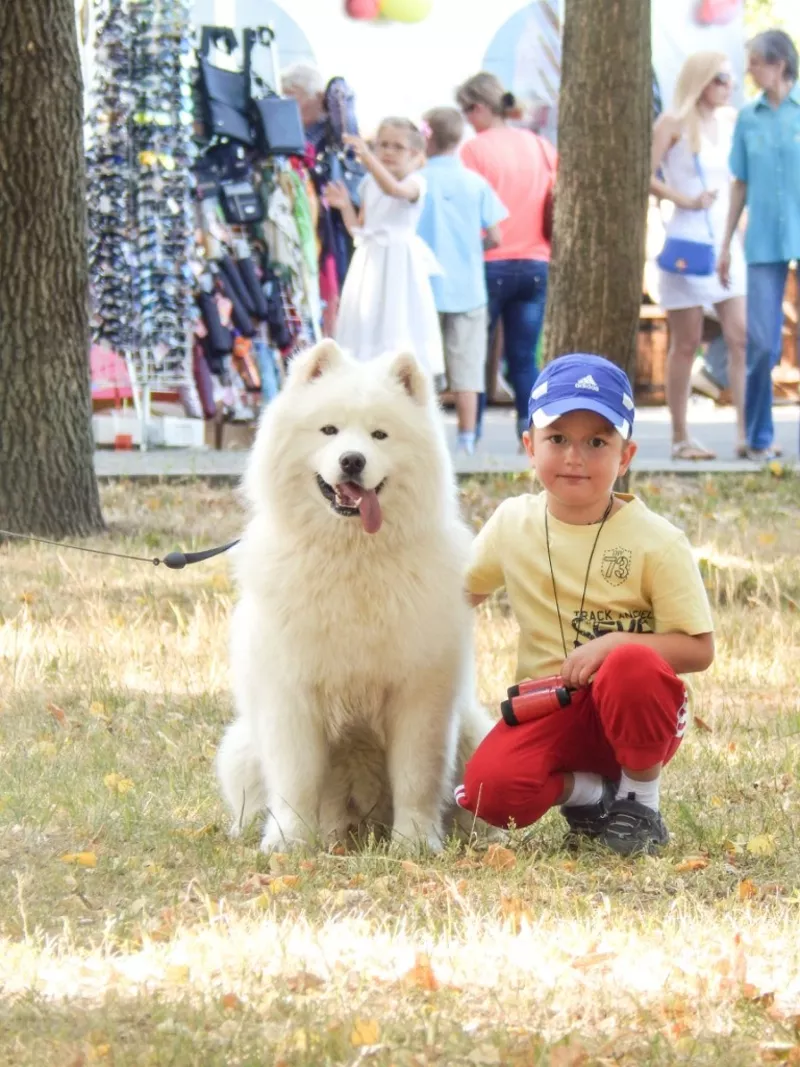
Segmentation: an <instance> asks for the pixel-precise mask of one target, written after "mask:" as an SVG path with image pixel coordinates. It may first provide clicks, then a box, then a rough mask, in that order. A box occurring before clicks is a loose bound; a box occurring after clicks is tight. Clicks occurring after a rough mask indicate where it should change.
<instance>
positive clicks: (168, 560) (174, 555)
mask: <svg viewBox="0 0 800 1067" xmlns="http://www.w3.org/2000/svg"><path fill="white" fill-rule="evenodd" d="M0 537H16V538H17V539H18V540H20V541H37V542H38V543H39V544H40V545H55V546H56V547H57V548H70V549H72V551H73V552H91V553H92V555H94V556H115V557H116V558H117V559H133V560H136V562H137V563H152V564H153V566H154V567H157V566H158V565H159V563H163V564H164V566H165V567H169V568H170V570H173V571H182V570H183V568H184V567H188V565H189V564H190V563H202V561H203V560H204V559H211V557H212V556H219V555H221V554H222V553H223V552H227V551H228V549H229V548H233V546H234V545H238V544H239V538H237V539H236V540H235V541H229V542H228V543H227V545H219V546H218V547H217V548H207V549H205V551H203V552H170V553H169V554H168V555H166V556H164V558H163V559H160V558H159V557H158V556H129V555H128V554H127V552H108V551H105V550H104V549H102V548H84V547H83V546H82V545H67V544H64V542H63V541H48V539H47V538H46V537H33V535H32V534H21V533H12V531H11V530H0Z"/></svg>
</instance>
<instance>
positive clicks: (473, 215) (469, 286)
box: [417, 107, 508, 455]
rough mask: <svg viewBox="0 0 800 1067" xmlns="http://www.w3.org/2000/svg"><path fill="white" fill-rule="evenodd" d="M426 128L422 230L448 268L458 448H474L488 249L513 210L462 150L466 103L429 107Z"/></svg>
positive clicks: (437, 287) (445, 325)
mask: <svg viewBox="0 0 800 1067" xmlns="http://www.w3.org/2000/svg"><path fill="white" fill-rule="evenodd" d="M423 130H424V132H425V138H426V154H427V156H428V163H427V166H426V167H425V170H424V172H423V173H424V176H425V180H426V183H427V195H426V197H425V206H424V208H423V209H422V215H421V216H420V220H419V224H418V227H417V232H418V233H419V235H420V237H422V238H423V240H424V241H426V242H427V244H428V245H430V247H431V249H432V250H433V252H434V254H435V256H436V258H437V260H438V261H439V264H440V265H441V267H442V271H443V273H442V274H441V275H439V276H436V275H434V276H433V277H431V285H432V287H433V295H434V298H435V300H436V308H437V310H438V312H439V322H440V324H441V328H442V340H443V343H444V359H445V365H446V367H447V378H448V384H449V387H450V389H451V390H452V392H453V394H454V400H455V406H456V415H457V417H458V448H459V450H462V451H464V452H466V453H467V454H468V455H472V453H473V452H474V451H475V425H476V422H477V415H478V394H479V393H482V392H483V391H484V388H485V374H486V370H485V368H486V353H487V348H488V328H489V324H488V314H487V302H488V297H487V293H486V278H485V274H484V265H483V253H484V250H485V249H487V248H493V247H494V246H495V245H497V244H498V243H499V234H498V232H497V229H496V227H497V224H498V223H499V222H502V220H503V219H504V218H506V216H507V215H508V212H507V211H506V209H505V207H504V206H503V204H502V203H501V201H500V200H499V199H498V197H497V194H496V193H495V191H494V190H493V189H492V187H491V186H490V185H489V183H488V182H487V181H486V180H485V179H484V178H482V177H481V176H480V175H479V174H476V173H475V172H474V171H471V170H468V169H467V168H466V167H465V166H464V164H463V163H462V162H461V160H460V159H459V158H458V156H457V155H456V152H457V150H458V146H459V144H460V143H461V139H462V137H463V136H464V120H463V118H462V116H461V112H460V111H457V110H456V109H455V108H452V107H437V108H434V109H433V110H432V111H429V112H427V114H426V115H425V125H424V126H423Z"/></svg>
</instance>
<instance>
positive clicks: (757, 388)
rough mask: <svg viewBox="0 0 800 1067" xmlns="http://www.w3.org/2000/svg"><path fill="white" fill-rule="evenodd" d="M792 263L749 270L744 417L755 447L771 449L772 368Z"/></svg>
mask: <svg viewBox="0 0 800 1067" xmlns="http://www.w3.org/2000/svg"><path fill="white" fill-rule="evenodd" d="M788 269H789V264H788V263H750V264H749V265H748V267H747V384H746V387H745V403H744V415H745V421H746V423H747V441H748V444H749V445H750V447H751V448H757V449H759V450H760V449H763V448H770V447H771V445H772V442H773V439H774V436H775V430H774V427H773V425H772V368H773V367H775V366H777V364H778V362H779V361H780V358H781V327H782V326H783V293H784V290H785V289H786V274H787V272H788Z"/></svg>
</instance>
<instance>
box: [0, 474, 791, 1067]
mask: <svg viewBox="0 0 800 1067" xmlns="http://www.w3.org/2000/svg"><path fill="white" fill-rule="evenodd" d="M524 488H525V483H524V482H523V481H521V480H519V479H494V480H492V481H489V482H486V481H471V482H468V483H465V485H464V487H463V496H464V502H465V508H466V511H467V513H468V514H469V516H470V517H471V518H472V519H473V521H474V522H475V523H476V524H477V523H479V522H480V521H482V520H483V519H484V518H485V517H486V515H487V514H488V513H489V512H490V511H491V509H492V508H493V507H494V505H495V503H496V502H497V500H498V499H499V498H500V497H501V496H503V495H506V494H508V493H515V492H520V491H523V490H524ZM636 489H637V491H638V492H640V493H642V494H643V495H644V496H645V497H646V499H647V501H648V503H649V504H650V505H651V506H653V507H655V508H656V509H658V510H660V511H663V512H664V513H666V514H668V515H669V516H670V517H671V518H673V519H674V520H675V521H677V522H679V523H681V524H682V525H684V526H685V527H686V528H687V531H688V532H689V534H690V536H691V537H692V539H693V541H694V543H695V544H697V545H698V546H699V548H700V550H701V551H700V554H701V556H702V565H703V567H704V570H705V573H706V575H707V581H708V585H709V588H710V590H711V592H712V597H713V599H714V602H715V614H716V618H717V622H718V656H717V661H716V663H715V664H714V667H713V668H712V670H711V671H709V672H708V673H707V675H705V676H703V677H702V678H701V679H698V684H697V687H696V690H697V691H696V702H695V711H696V712H697V714H699V716H700V717H701V719H702V720H703V722H704V723H705V724H706V725H707V726H708V727H709V728H710V729H709V730H704V729H700V728H697V727H696V728H695V729H694V730H693V731H692V732H691V734H690V735H689V736H688V737H687V740H686V741H685V743H684V745H683V746H682V749H681V751H680V753H679V755H678V756H677V757H676V759H675V761H674V763H673V764H672V765H671V766H670V768H669V771H668V773H667V775H665V782H664V798H665V803H664V810H665V815H666V818H667V821H668V824H669V825H670V828H671V830H672V833H673V842H672V844H671V846H670V848H669V850H668V851H667V853H666V855H665V856H664V857H663V858H661V859H657V860H656V859H643V860H639V861H636V862H633V863H623V862H620V861H619V860H617V859H614V858H610V857H607V856H605V855H602V854H601V853H600V852H598V851H591V850H587V851H586V852H585V853H583V854H581V855H578V856H577V857H572V856H567V855H566V854H565V853H563V852H562V851H561V838H562V833H563V825H562V824H561V821H560V817H559V816H558V814H557V813H551V814H550V815H548V816H547V817H546V818H545V819H544V820H543V821H542V823H541V824H540V825H539V826H538V827H536V828H535V830H534V831H533V833H530V834H527V835H523V834H518V835H514V836H513V837H512V840H511V841H510V843H509V844H510V847H509V851H508V852H496V851H495V852H492V851H490V852H488V853H487V852H486V851H485V850H484V849H483V848H477V849H475V850H473V851H471V852H468V853H465V852H464V851H459V850H458V849H457V848H456V847H455V846H453V847H452V848H450V849H449V850H448V851H447V852H446V854H445V855H444V856H442V857H438V858H427V857H417V858H416V859H414V860H405V861H404V860H402V859H401V858H399V857H397V856H394V855H389V854H386V853H385V852H382V851H381V850H379V849H377V848H374V849H367V850H366V851H364V852H363V853H359V854H355V855H348V856H337V855H321V856H316V857H302V856H291V857H280V856H278V857H272V858H271V859H270V860H267V859H266V858H265V857H263V856H262V855H260V854H259V853H258V851H257V844H258V836H257V832H256V831H255V830H253V832H251V834H250V835H249V836H247V837H246V838H245V840H244V842H238V843H231V842H229V841H228V840H227V839H226V837H225V835H224V833H223V832H222V830H221V826H222V824H223V821H224V820H223V813H222V808H221V804H220V801H219V798H218V796H217V792H216V788H215V782H214V779H213V767H212V760H213V754H214V750H215V745H216V743H217V741H218V739H219V736H220V733H221V729H222V726H223V724H224V722H225V721H226V720H227V719H228V717H229V716H230V713H231V701H230V696H229V688H228V674H227V669H228V668H227V649H226V645H227V617H228V612H229V609H230V605H231V600H232V589H231V585H230V582H229V578H228V569H227V563H226V561H225V560H224V558H223V559H220V560H215V561H213V562H210V563H207V564H203V565H200V566H198V567H194V568H191V569H189V570H186V571H184V572H179V573H173V572H169V571H165V570H164V569H163V568H159V569H155V568H148V567H147V565H145V564H134V563H126V562H124V561H115V560H110V559H102V558H100V557H92V556H86V555H80V554H78V553H72V552H68V551H66V550H65V549H61V548H48V547H45V546H32V545H18V544H14V545H11V546H8V545H5V546H0V1064H15V1065H17V1064H30V1065H36V1067H39V1065H49V1064H54V1065H57V1067H81V1065H84V1064H90V1063H101V1064H102V1063H107V1064H113V1065H115V1067H122V1065H126V1067H127V1065H134V1064H135V1065H144V1064H157V1065H163V1064H175V1065H180V1067H183V1065H188V1064H197V1065H202V1067H216V1065H223V1064H224V1065H226V1067H227V1065H234V1064H242V1065H245V1064H246V1065H253V1067H254V1065H257V1064H258V1065H261V1064H283V1065H285V1067H290V1065H291V1067H299V1065H301V1064H302V1065H323V1064H356V1063H358V1064H364V1063H370V1064H372V1063H374V1064H378V1065H388V1064H397V1065H398V1067H400V1065H409V1067H411V1065H423V1064H442V1065H451V1064H452V1065H456V1064H517V1065H523V1064H524V1065H528V1064H530V1065H534V1064H543V1065H548V1067H574V1065H578V1064H630V1065H639V1064H644V1065H650V1064H652V1065H655V1064H658V1065H661V1064H677V1063H686V1064H716V1063H720V1062H724V1063H726V1065H727V1067H737V1065H742V1067H744V1065H748V1067H750V1065H752V1064H756V1063H761V1062H784V1063H796V1064H797V1063H800V1036H798V1034H799V1029H800V857H799V855H798V847H797V829H796V825H797V806H798V776H799V775H800V757H799V756H798V749H797V735H798V733H800V679H799V677H798V673H799V669H798V648H800V615H798V611H797V606H798V603H800V561H798V558H797V533H796V531H797V529H798V518H799V517H800V515H799V513H800V502H798V496H797V483H796V481H794V480H790V479H776V478H771V477H769V476H768V475H763V476H753V477H751V478H748V479H744V480H725V479H718V480H716V481H715V480H702V479H694V480H682V481H676V480H659V481H644V482H640V483H639V484H638V485H637V486H636ZM104 507H105V512H106V516H107V518H108V520H109V522H110V524H111V536H110V537H108V538H103V539H97V540H96V541H94V542H90V543H91V544H93V545H95V546H96V547H108V548H113V549H115V550H121V551H128V550H130V551H134V552H136V553H142V554H145V555H147V554H153V555H156V554H158V555H161V554H164V553H165V552H167V551H169V550H170V549H172V548H174V547H176V546H177V545H180V546H181V547H191V546H192V545H198V546H199V545H208V544H212V543H219V542H220V541H223V540H225V539H227V538H229V537H232V536H235V534H236V532H237V530H238V528H239V526H240V522H241V515H240V512H239V509H238V505H237V502H236V498H235V494H234V493H233V491H232V490H231V489H230V488H229V487H216V488H208V487H207V486H203V485H200V484H187V485H179V486H175V485H172V486H162V485H150V486H140V487H134V486H132V485H130V484H127V485H126V484H117V485H113V486H109V487H106V488H105V489H104ZM477 632H478V655H479V676H480V686H481V694H482V696H483V698H484V699H485V700H486V701H487V702H489V703H491V704H493V705H496V703H497V701H498V699H499V698H500V697H501V696H502V694H503V692H504V690H505V687H506V685H507V684H508V679H509V678H510V676H511V674H512V670H513V665H512V664H513V650H514V643H515V635H514V631H513V625H512V623H511V620H510V619H509V617H508V613H507V611H506V609H505V606H504V604H503V602H502V600H499V601H497V602H494V603H492V604H489V605H485V606H484V607H482V608H481V609H480V612H479V616H478V626H477Z"/></svg>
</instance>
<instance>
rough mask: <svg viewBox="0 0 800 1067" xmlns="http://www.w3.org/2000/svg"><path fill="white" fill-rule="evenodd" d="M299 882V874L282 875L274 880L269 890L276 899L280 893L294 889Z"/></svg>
mask: <svg viewBox="0 0 800 1067" xmlns="http://www.w3.org/2000/svg"><path fill="white" fill-rule="evenodd" d="M299 881H300V875H299V874H282V875H280V876H279V877H278V878H273V879H272V881H271V882H270V883H269V886H268V887H267V888H268V889H269V891H270V893H272V895H273V896H274V897H276V896H277V895H278V893H283V892H284V890H286V889H294V887H295V886H296V885H297V884H298V882H299Z"/></svg>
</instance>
